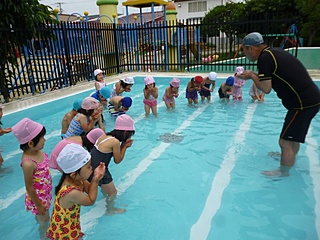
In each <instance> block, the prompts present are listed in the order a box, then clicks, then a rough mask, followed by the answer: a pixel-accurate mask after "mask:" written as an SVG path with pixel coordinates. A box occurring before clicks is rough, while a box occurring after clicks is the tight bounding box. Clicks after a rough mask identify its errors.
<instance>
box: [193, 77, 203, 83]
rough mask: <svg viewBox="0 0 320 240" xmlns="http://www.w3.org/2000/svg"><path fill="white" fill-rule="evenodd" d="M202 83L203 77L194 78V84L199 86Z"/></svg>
mask: <svg viewBox="0 0 320 240" xmlns="http://www.w3.org/2000/svg"><path fill="white" fill-rule="evenodd" d="M202 81H203V77H201V76H195V78H194V82H195V83H196V84H201V83H202Z"/></svg>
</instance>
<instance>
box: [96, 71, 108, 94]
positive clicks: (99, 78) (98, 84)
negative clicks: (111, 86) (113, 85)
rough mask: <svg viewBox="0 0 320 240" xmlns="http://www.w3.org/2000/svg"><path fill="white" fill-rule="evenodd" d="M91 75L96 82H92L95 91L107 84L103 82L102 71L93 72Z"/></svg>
mask: <svg viewBox="0 0 320 240" xmlns="http://www.w3.org/2000/svg"><path fill="white" fill-rule="evenodd" d="M93 74H94V79H95V80H96V81H95V82H94V87H95V88H96V90H100V89H101V88H103V87H105V86H107V83H106V81H105V80H104V75H103V71H102V70H101V69H96V70H94V72H93Z"/></svg>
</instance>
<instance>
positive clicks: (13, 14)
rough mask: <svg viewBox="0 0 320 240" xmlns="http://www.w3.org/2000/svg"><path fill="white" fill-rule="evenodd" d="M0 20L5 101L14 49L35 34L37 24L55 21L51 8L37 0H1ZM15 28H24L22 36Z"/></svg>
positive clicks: (1, 79) (0, 66) (0, 69)
mask: <svg viewBox="0 0 320 240" xmlns="http://www.w3.org/2000/svg"><path fill="white" fill-rule="evenodd" d="M0 12H1V13H2V16H1V21H0V45H1V48H0V89H1V94H3V96H4V98H5V101H6V102H8V101H9V93H8V89H7V80H6V79H7V78H11V77H13V72H12V70H11V69H12V68H11V67H10V65H16V64H17V62H16V58H15V56H14V54H15V49H14V48H19V47H21V46H23V44H25V43H26V41H27V40H28V39H32V37H33V36H35V35H36V33H37V29H38V27H39V26H41V25H44V24H47V23H54V22H56V20H55V19H53V18H52V17H51V16H52V15H53V12H52V9H51V8H50V7H48V6H46V5H43V4H40V3H39V1H38V0H19V1H14V0H2V1H1V3H0ZM16 30H26V33H27V35H26V36H24V37H22V36H21V35H18V34H17V31H16Z"/></svg>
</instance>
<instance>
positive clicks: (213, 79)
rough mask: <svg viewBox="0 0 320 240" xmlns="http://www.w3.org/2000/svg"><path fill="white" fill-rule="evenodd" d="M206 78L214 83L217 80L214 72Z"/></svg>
mask: <svg viewBox="0 0 320 240" xmlns="http://www.w3.org/2000/svg"><path fill="white" fill-rule="evenodd" d="M208 78H209V79H210V80H212V81H215V80H216V79H217V74H216V73H215V72H211V73H209V75H208Z"/></svg>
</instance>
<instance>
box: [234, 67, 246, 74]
mask: <svg viewBox="0 0 320 240" xmlns="http://www.w3.org/2000/svg"><path fill="white" fill-rule="evenodd" d="M243 71H244V68H243V67H237V68H236V73H237V74H241V73H243Z"/></svg>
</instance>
